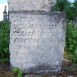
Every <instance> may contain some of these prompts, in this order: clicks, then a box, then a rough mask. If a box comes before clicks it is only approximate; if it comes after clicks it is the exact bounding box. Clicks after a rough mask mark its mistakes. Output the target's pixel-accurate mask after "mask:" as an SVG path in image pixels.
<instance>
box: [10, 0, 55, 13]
mask: <svg viewBox="0 0 77 77" xmlns="http://www.w3.org/2000/svg"><path fill="white" fill-rule="evenodd" d="M55 3H56V0H9V11H24V10H27V11H37V10H40V11H47V12H48V11H50V10H52V7H53V6H54V4H55Z"/></svg>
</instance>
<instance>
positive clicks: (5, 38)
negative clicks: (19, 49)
mask: <svg viewBox="0 0 77 77" xmlns="http://www.w3.org/2000/svg"><path fill="white" fill-rule="evenodd" d="M9 24H10V23H9V21H5V22H0V61H6V60H9V33H10V31H9V29H10V26H9Z"/></svg>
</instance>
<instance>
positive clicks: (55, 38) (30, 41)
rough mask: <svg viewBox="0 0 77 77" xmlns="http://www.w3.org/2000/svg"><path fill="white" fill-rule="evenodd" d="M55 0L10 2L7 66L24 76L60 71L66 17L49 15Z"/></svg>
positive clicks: (14, 0) (13, 0)
mask: <svg viewBox="0 0 77 77" xmlns="http://www.w3.org/2000/svg"><path fill="white" fill-rule="evenodd" d="M55 2H56V0H10V1H9V11H10V12H9V19H10V22H11V30H10V63H11V65H12V67H18V68H21V69H22V70H23V71H24V72H25V73H51V72H59V71H60V70H61V65H62V59H63V52H64V42H65V14H63V13H51V12H49V11H50V10H51V7H52V6H53V5H54V4H55Z"/></svg>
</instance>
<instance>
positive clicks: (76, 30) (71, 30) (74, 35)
mask: <svg viewBox="0 0 77 77" xmlns="http://www.w3.org/2000/svg"><path fill="white" fill-rule="evenodd" d="M66 53H67V54H68V57H69V59H70V60H71V61H72V62H73V63H75V64H76V63H77V26H75V25H74V24H71V25H70V24H69V23H68V24H67V28H66Z"/></svg>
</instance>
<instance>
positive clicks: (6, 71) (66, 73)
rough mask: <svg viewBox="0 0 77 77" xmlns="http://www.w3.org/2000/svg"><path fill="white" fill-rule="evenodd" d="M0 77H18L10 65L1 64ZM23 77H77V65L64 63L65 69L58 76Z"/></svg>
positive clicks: (33, 76) (34, 75)
mask: <svg viewBox="0 0 77 77" xmlns="http://www.w3.org/2000/svg"><path fill="white" fill-rule="evenodd" d="M0 77H17V76H15V75H14V74H13V73H12V72H11V71H10V63H7V62H5V63H2V62H0ZM23 77H77V65H74V64H72V63H71V62H67V61H63V68H62V71H61V73H59V74H56V75H54V74H53V75H51V74H48V75H38V74H27V75H26V74H25V75H23Z"/></svg>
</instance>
